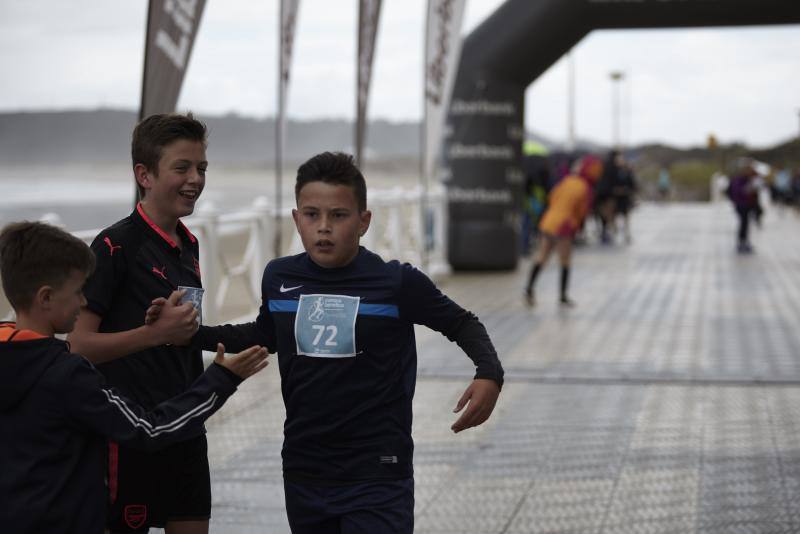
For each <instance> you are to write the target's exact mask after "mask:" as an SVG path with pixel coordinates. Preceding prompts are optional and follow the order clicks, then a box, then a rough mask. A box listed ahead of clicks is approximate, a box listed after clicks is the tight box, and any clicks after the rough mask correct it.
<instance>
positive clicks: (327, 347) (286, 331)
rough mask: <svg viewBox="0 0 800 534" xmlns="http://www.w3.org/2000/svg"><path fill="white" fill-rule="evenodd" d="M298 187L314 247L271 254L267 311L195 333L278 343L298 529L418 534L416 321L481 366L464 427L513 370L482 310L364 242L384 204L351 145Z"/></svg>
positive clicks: (304, 169) (303, 231)
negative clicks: (375, 203) (373, 206)
mask: <svg viewBox="0 0 800 534" xmlns="http://www.w3.org/2000/svg"><path fill="white" fill-rule="evenodd" d="M295 198H296V201H297V208H296V209H294V210H293V211H292V216H293V218H294V222H295V226H296V228H297V232H298V233H299V235H300V237H301V240H302V242H303V248H304V249H305V252H303V253H301V254H298V255H295V256H288V257H283V258H278V259H275V260H272V261H270V262H269V264H267V266H266V269H265V270H264V276H263V279H262V285H261V288H262V289H261V291H262V305H261V308H260V310H259V314H258V317H257V318H256V320H255V322H253V323H248V324H242V325H223V326H217V327H206V326H203V327H201V328H200V330H199V332H198V334H197V336H196V342H197V344H198V345H201V346H203V347H204V348H205V347H211V346H215V345H216V343H218V342H222V343H223V344H225V346H226V347H228V348H229V349H233V350H238V347H239V346H244V345H250V344H265V345H266V346H267V347H269V349H270V351H276V350H277V352H278V362H279V368H280V375H281V391H282V393H283V400H284V403H285V406H286V421H285V424H284V442H283V452H282V456H283V476H284V490H285V496H286V512H287V515H288V519H289V526H290V527H291V529H292V532H293V533H294V534H328V533H330V534H340V533H345V534H349V533H361V532H370V533H371V532H380V533H382V534H392V533H398V534H401V533H402V534H410V533H411V532H413V530H414V480H413V467H412V455H413V448H414V445H413V440H412V436H411V422H412V410H411V405H412V398H413V395H414V388H415V384H416V370H417V352H416V345H415V341H414V325H415V324H421V325H425V326H427V327H429V328H432V329H434V330H437V331H439V332H441V333H442V334H444V335H445V336H447V338H448V339H450V340H451V341H454V342H456V343H457V344H458V346H459V347H461V349H462V350H463V351H464V352H465V353H466V355H467V356H468V357H469V358H470V359H471V360H472V361H473V363H474V364H475V367H476V369H477V370H476V373H475V377H474V379H473V380H472V381H471V382H470V384H469V385H468V387H467V388H466V390H465V391H464V393H463V394H462V396H461V398H460V399H459V400H458V402H457V404H456V407H455V410H454V411H455V412H460V411H462V409H463V410H464V411H463V413H462V414H461V416H460V417H459V418H458V419H457V420H456V421H455V423H453V425H452V427H451V429H452V430H453V431H454V432H461V431H463V430H466V429H468V428H471V427H474V426H477V425H480V424H481V423H483V422H484V421H486V419H488V417H489V416H490V415H491V413H492V410H493V409H494V405H495V403H496V401H497V398H498V395H499V393H500V388H501V386H502V384H503V368H502V366H501V365H500V361H499V360H498V358H497V354H496V352H495V349H494V347H493V345H492V342H491V340H490V339H489V336H488V334H487V333H486V329H485V328H484V326H483V324H481V322H480V321H479V320H478V318H477V317H476V316H475V315H474V314H472V313H471V312H469V311H467V310H465V309H463V308H461V307H460V306H459V305H458V304H456V303H455V302H453V301H452V300H450V299H449V298H448V297H447V296H445V295H444V294H442V293H441V291H440V290H439V289H438V288H437V287H436V286H435V285H434V284H433V282H432V281H431V280H430V279H429V278H428V277H427V276H426V275H425V274H423V273H422V272H420V271H419V270H417V269H416V268H415V267H413V266H411V265H409V264H407V263H406V264H403V263H400V262H398V261H396V260H393V261H388V262H387V261H384V259H382V258H381V257H379V256H378V255H376V254H374V253H373V252H370V251H369V250H367V249H366V248H364V247H362V246H360V239H361V237H362V236H363V235H364V234H365V233H366V232H367V230H368V228H369V225H370V221H371V218H372V214H371V212H370V211H369V210H368V209H367V188H366V182H365V180H364V177H363V176H362V174H361V172H360V171H359V169H358V168H357V167H356V166H355V165H354V164H353V158H352V156H349V155H346V154H341V153H330V152H325V153H322V154H318V155H316V156H314V157H312V158H311V159H309V160H308V161H306V162H305V163H304V164H303V165H301V166H300V168H299V169H298V171H297V182H296V185H295ZM159 305H160V301H156V302H154V307H153V314H152V315H153V318H155V317H156V316H157V315H158V307H159ZM159 320H160V318H159V319H156V322H157V321H159Z"/></svg>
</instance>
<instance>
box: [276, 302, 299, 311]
mask: <svg viewBox="0 0 800 534" xmlns="http://www.w3.org/2000/svg"><path fill="white" fill-rule="evenodd" d="M298 304H300V301H297V300H270V301H269V311H271V312H296V311H297V305H298Z"/></svg>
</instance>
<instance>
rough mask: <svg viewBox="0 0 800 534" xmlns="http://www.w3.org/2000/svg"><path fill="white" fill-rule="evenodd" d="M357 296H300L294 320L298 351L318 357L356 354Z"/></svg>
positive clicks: (351, 355)
mask: <svg viewBox="0 0 800 534" xmlns="http://www.w3.org/2000/svg"><path fill="white" fill-rule="evenodd" d="M358 304H359V298H358V297H349V296H346V295H301V296H300V302H299V303H298V305H297V315H296V316H295V319H294V338H295V340H296V342H297V354H301V355H304V356H315V357H317V358H351V357H353V356H355V355H356V317H357V316H358Z"/></svg>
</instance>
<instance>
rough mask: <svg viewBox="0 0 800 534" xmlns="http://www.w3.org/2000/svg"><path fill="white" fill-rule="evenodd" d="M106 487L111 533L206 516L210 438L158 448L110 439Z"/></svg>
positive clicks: (209, 503)
mask: <svg viewBox="0 0 800 534" xmlns="http://www.w3.org/2000/svg"><path fill="white" fill-rule="evenodd" d="M108 490H109V509H108V528H109V530H110V531H111V532H147V529H148V527H164V526H165V525H166V523H167V521H202V520H205V519H208V518H209V517H211V478H210V476H209V472H208V443H207V442H206V436H205V435H202V436H199V437H196V438H193V439H190V440H188V441H182V442H180V443H175V444H173V445H170V446H168V447H167V448H165V449H162V450H160V451H156V452H143V451H138V450H135V449H130V448H127V447H123V446H119V445H117V444H116V443H109V450H108Z"/></svg>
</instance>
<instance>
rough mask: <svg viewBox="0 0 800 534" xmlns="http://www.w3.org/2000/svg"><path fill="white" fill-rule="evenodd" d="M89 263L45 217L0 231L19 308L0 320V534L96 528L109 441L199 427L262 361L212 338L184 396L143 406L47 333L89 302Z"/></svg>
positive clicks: (155, 437) (0, 255)
mask: <svg viewBox="0 0 800 534" xmlns="http://www.w3.org/2000/svg"><path fill="white" fill-rule="evenodd" d="M94 263H95V258H94V255H93V254H92V252H91V251H90V250H89V247H87V246H86V245H85V244H84V243H83V242H82V241H81V240H79V239H77V238H76V237H74V236H72V235H70V234H68V233H66V232H64V231H63V230H61V229H59V228H56V227H53V226H50V225H47V224H43V223H38V222H21V223H12V224H9V225H8V226H6V227H5V228H4V229H3V231H2V232H0V273H2V279H3V280H2V281H3V290H4V291H5V294H6V296H7V297H8V301H9V302H10V303H11V305H12V306H13V307H14V311H15V312H16V317H17V322H16V324H14V323H0V436H2V439H0V473H2V474H0V525H2V527H0V530H2V532H4V533H14V534H40V533H47V534H74V533H77V532H80V533H82V534H100V533H101V532H103V530H104V528H105V525H106V520H105V519H106V503H107V502H108V492H107V489H106V484H105V480H104V479H105V476H106V468H105V465H104V463H105V462H104V459H105V457H106V449H107V445H106V438H111V439H114V440H117V441H119V442H121V443H125V444H127V445H130V446H137V447H143V448H154V447H157V446H160V447H163V446H165V445H168V444H170V443H174V442H176V441H178V440H181V439H188V438H192V437H195V436H198V435H200V434H201V433H202V432H203V426H202V423H203V421H205V419H206V418H207V417H209V416H210V415H211V414H213V413H214V412H215V411H216V410H217V409H219V407H220V406H222V403H223V402H225V399H227V398H228V396H229V395H231V394H232V393H233V392H234V391H235V389H236V386H237V385H238V384H239V383H240V382H241V381H242V380H243V379H244V378H247V377H248V376H250V375H252V374H253V373H256V372H258V370H259V369H261V368H263V367H264V366H265V365H266V350H264V349H260V350H259V349H257V348H253V349H249V350H248V351H245V352H244V353H243V354H239V355H237V356H233V357H230V358H224V357H223V349H222V347H220V348H219V350H218V352H217V358H216V359H215V360H214V364H212V365H211V366H209V368H208V370H207V371H206V372H205V373H203V374H202V375H201V376H200V377H199V378H198V379H197V380H196V381H195V382H194V383H193V384H192V385H191V387H189V388H188V389H187V391H185V392H184V393H182V394H181V395H179V396H177V397H174V398H172V399H169V400H167V401H165V402H162V403H160V404H158V405H157V406H155V407H153V409H151V410H145V409H143V408H142V407H141V406H139V405H137V404H136V403H134V402H132V401H130V400H128V399H126V398H125V397H124V396H123V395H121V394H120V393H119V392H118V391H115V390H114V389H112V388H110V387H108V386H107V385H106V384H104V380H103V377H102V376H101V375H100V373H98V372H97V370H96V369H95V368H94V366H93V365H92V364H91V363H89V362H88V361H86V359H84V358H82V357H81V356H79V355H78V354H74V353H72V352H71V351H70V346H69V344H68V343H66V342H64V341H61V340H60V339H57V338H56V337H55V334H65V333H67V332H69V331H71V330H72V328H73V325H74V324H75V321H76V319H77V317H78V314H79V312H80V308H81V306H83V305H85V304H86V300H85V299H84V297H83V294H82V292H81V288H82V286H83V284H84V282H85V281H86V277H87V276H88V275H89V273H91V271H92V269H93V267H94ZM177 295H178V294H177V293H176V294H174V295H172V296H171V297H170V298H171V300H170V302H169V304H168V306H173V305H174V302H173V301H174V300H176V297H177ZM142 319H144V317H142ZM129 510H130V513H129V514H128V515H129V521H130V522H131V523H133V524H134V525H137V524H144V523H145V521H146V519H147V517H146V514H145V513H144V512H145V510H143V509H142V508H141V507H137V508H131V509H129Z"/></svg>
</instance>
